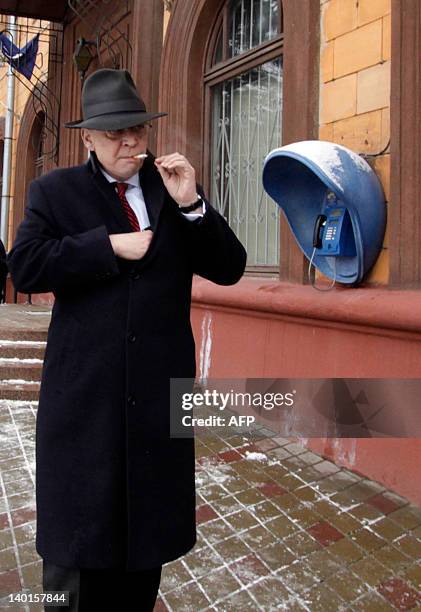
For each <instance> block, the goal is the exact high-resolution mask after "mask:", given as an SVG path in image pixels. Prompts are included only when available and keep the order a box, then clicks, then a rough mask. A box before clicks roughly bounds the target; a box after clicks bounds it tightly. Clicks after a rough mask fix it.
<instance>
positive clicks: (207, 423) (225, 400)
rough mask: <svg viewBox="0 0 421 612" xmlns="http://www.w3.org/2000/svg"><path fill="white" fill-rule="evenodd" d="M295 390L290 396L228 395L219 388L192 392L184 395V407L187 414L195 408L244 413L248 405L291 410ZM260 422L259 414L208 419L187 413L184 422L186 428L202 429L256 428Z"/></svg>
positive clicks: (280, 394)
mask: <svg viewBox="0 0 421 612" xmlns="http://www.w3.org/2000/svg"><path fill="white" fill-rule="evenodd" d="M295 393H296V391H295V389H294V390H293V391H291V392H289V393H285V394H283V393H259V392H255V393H247V392H240V391H234V390H233V389H231V390H230V391H229V392H228V393H226V392H223V391H217V390H216V389H205V390H204V391H195V392H192V393H183V394H182V396H181V407H182V409H183V410H185V411H192V409H193V408H195V407H196V408H199V407H200V408H203V407H209V408H210V409H213V410H216V411H219V412H222V411H224V410H227V409H229V411H230V412H231V411H232V410H234V409H235V408H237V409H242V410H244V409H245V408H246V407H248V406H253V408H261V409H263V410H272V409H273V408H275V407H277V408H280V407H281V406H283V407H284V408H289V407H291V406H293V405H294V395H295ZM255 422H256V416H255V415H249V414H241V413H234V414H231V415H230V416H228V417H226V416H222V415H220V414H209V415H208V416H205V417H203V416H201V417H200V416H193V415H192V414H191V413H190V414H185V415H184V416H183V417H182V419H181V423H182V425H183V426H185V427H186V426H187V427H190V426H199V427H212V426H213V427H225V426H226V427H232V426H235V427H238V426H242V425H252V424H253V423H255Z"/></svg>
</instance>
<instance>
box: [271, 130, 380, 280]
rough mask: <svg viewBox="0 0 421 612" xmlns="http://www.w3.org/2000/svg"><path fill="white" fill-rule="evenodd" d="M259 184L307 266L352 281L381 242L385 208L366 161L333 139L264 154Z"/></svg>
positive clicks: (369, 262) (364, 269)
mask: <svg viewBox="0 0 421 612" xmlns="http://www.w3.org/2000/svg"><path fill="white" fill-rule="evenodd" d="M262 180H263V187H264V189H265V191H266V192H267V193H268V194H269V195H270V196H271V197H272V198H273V200H275V202H276V203H277V204H278V205H279V206H280V207H281V208H282V210H283V212H284V213H285V216H286V219H287V221H288V224H289V226H290V228H291V230H292V232H293V234H294V237H295V239H296V240H297V243H298V245H299V247H300V248H301V250H302V251H303V253H304V254H305V256H306V257H307V259H308V260H309V262H310V263H309V276H310V268H311V266H312V265H314V266H315V267H316V268H317V269H319V270H320V271H321V272H322V273H323V274H324V275H325V276H327V277H328V278H331V279H332V281H333V282H332V285H331V286H333V284H334V283H335V282H340V283H344V284H347V285H353V286H355V285H357V284H358V283H360V282H361V281H362V279H363V278H364V276H365V275H366V274H367V272H368V271H369V270H370V269H371V267H372V266H373V265H374V263H375V261H376V259H377V257H378V255H379V253H380V250H381V248H382V244H383V237H384V231H385V227H386V206H385V198H384V193H383V189H382V186H381V183H380V181H379V179H378V178H377V175H376V174H375V172H374V171H373V170H372V168H371V167H370V166H369V164H368V163H367V162H366V161H365V160H364V159H363V158H361V157H360V156H359V155H357V154H356V153H355V152H354V151H352V150H350V149H347V148H346V147H343V146H342V145H338V144H336V143H333V142H328V141H322V140H305V141H299V142H295V143H292V144H289V145H285V146H283V147H280V148H278V149H275V150H273V151H271V152H270V153H269V155H267V157H266V159H265V162H264V167H263V177H262Z"/></svg>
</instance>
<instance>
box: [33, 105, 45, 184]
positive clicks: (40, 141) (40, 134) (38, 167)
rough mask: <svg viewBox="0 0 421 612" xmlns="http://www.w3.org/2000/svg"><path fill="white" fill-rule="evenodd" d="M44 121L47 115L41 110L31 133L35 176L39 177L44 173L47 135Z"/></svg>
mask: <svg viewBox="0 0 421 612" xmlns="http://www.w3.org/2000/svg"><path fill="white" fill-rule="evenodd" d="M44 122H45V115H44V113H43V112H42V111H41V112H39V113H38V114H37V116H36V119H35V121H34V125H33V128H32V134H31V144H32V150H33V159H34V178H38V177H39V176H41V175H42V174H43V173H44V160H45V156H44V141H45V136H46V134H45V129H44Z"/></svg>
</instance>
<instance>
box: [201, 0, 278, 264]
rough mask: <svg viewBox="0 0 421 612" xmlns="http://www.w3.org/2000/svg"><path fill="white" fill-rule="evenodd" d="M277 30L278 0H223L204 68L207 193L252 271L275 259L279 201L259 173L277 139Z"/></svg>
mask: <svg viewBox="0 0 421 612" xmlns="http://www.w3.org/2000/svg"><path fill="white" fill-rule="evenodd" d="M282 33H283V19H282V5H281V2H279V1H278V0H228V1H227V2H226V3H225V5H224V6H223V9H222V11H221V13H220V14H219V17H218V19H217V21H216V23H215V29H214V31H213V34H212V37H211V44H210V46H209V51H208V55H207V61H206V70H205V74H204V82H205V86H206V91H207V97H206V109H207V110H206V114H207V116H206V117H205V122H206V123H205V125H207V126H208V135H207V137H208V143H207V145H208V146H206V150H207V151H209V158H208V159H206V158H205V163H206V164H207V165H208V168H209V175H208V176H209V187H210V195H211V201H212V203H213V204H214V205H215V206H217V208H218V210H219V212H220V213H221V214H222V215H223V216H224V217H225V218H226V219H227V221H228V222H229V224H230V226H231V227H232V229H233V230H234V231H235V233H236V234H237V236H238V237H239V239H240V240H241V241H242V243H243V244H244V246H245V247H246V249H247V253H248V269H249V270H250V271H258V270H260V271H269V272H270V271H271V270H273V269H274V268H275V267H276V268H278V264H279V208H278V207H277V206H276V205H275V204H274V203H273V202H272V201H271V200H270V199H269V198H268V196H267V195H266V193H265V192H264V190H263V187H262V180H261V177H262V168H263V160H264V158H265V156H266V155H267V154H268V152H269V151H271V150H272V149H274V148H276V147H279V146H281V141H282V134H281V131H282V75H283V70H282V67H283V61H282V60H283V57H282V54H283V34H282Z"/></svg>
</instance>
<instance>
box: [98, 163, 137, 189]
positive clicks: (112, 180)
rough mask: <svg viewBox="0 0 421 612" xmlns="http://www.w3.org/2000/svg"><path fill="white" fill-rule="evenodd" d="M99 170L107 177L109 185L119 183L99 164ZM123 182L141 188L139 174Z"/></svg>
mask: <svg viewBox="0 0 421 612" xmlns="http://www.w3.org/2000/svg"><path fill="white" fill-rule="evenodd" d="M99 169H100V170H101V172H102V174H103V175H104V176H105V178H106V179H107V181H108V182H109V183H115V182H116V181H117V179H115V178H113V177H112V176H111V175H110V174H108V172H106V170H104V168H103V167H102V166H101V164H99ZM122 182H124V183H127V184H128V185H131V186H133V187H139V186H140V183H139V173H138V172H136V174H133V176H131V177H129V178H128V179H126V180H125V181H122Z"/></svg>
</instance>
